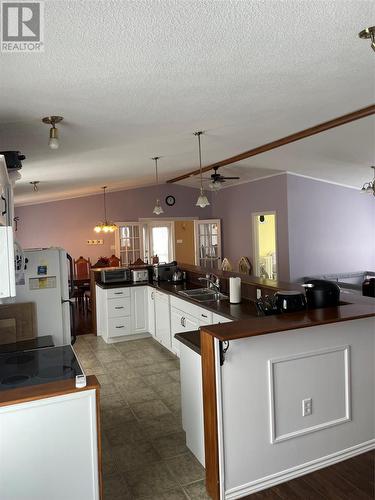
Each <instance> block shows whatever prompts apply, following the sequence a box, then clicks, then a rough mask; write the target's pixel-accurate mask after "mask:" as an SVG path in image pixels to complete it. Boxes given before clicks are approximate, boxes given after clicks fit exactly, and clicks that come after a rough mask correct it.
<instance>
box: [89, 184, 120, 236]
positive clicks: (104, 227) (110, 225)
mask: <svg viewBox="0 0 375 500" xmlns="http://www.w3.org/2000/svg"><path fill="white" fill-rule="evenodd" d="M102 189H103V202H104V222H99V224H97V225H96V226H95V227H94V231H95V232H96V233H113V231H115V230H116V229H117V226H116V224H115V223H114V222H109V221H108V220H107V204H106V198H105V190H106V189H107V186H103V187H102Z"/></svg>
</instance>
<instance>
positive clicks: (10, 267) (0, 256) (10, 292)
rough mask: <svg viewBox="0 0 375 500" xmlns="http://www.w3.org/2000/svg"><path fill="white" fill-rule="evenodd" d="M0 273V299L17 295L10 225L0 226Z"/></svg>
mask: <svg viewBox="0 0 375 500" xmlns="http://www.w3.org/2000/svg"><path fill="white" fill-rule="evenodd" d="M0 275H1V279H0V299H5V298H7V297H15V295H16V279H15V268H14V250H13V229H12V227H10V226H0Z"/></svg>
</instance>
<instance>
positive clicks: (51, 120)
mask: <svg viewBox="0 0 375 500" xmlns="http://www.w3.org/2000/svg"><path fill="white" fill-rule="evenodd" d="M63 119H64V118H63V117H62V116H46V117H44V118H43V119H42V122H43V123H47V124H48V125H52V127H51V128H50V130H49V141H48V146H49V147H50V148H51V149H58V148H59V145H60V143H59V131H58V130H57V128H56V123H60V122H61V121H63Z"/></svg>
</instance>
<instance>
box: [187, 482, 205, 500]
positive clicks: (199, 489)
mask: <svg viewBox="0 0 375 500" xmlns="http://www.w3.org/2000/svg"><path fill="white" fill-rule="evenodd" d="M184 490H185V492H186V493H187V496H188V497H189V499H190V500H211V497H210V496H209V495H208V494H207V491H206V485H205V482H204V481H198V482H197V483H192V484H188V485H187V486H184Z"/></svg>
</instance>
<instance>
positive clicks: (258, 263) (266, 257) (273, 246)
mask: <svg viewBox="0 0 375 500" xmlns="http://www.w3.org/2000/svg"><path fill="white" fill-rule="evenodd" d="M253 235H254V251H253V257H254V265H255V276H260V277H261V278H269V279H273V280H275V279H277V220H276V212H263V213H255V214H253Z"/></svg>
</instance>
